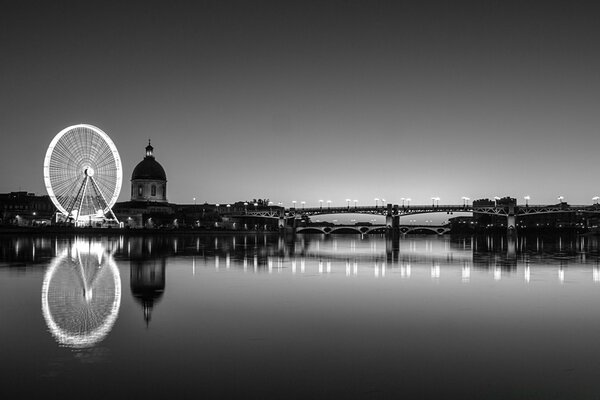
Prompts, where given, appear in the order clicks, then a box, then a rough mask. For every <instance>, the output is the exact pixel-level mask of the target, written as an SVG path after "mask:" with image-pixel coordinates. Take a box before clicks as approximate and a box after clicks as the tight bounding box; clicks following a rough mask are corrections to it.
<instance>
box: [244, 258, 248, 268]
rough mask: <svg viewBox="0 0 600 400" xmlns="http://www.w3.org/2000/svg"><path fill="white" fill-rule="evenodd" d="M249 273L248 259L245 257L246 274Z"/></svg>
mask: <svg viewBox="0 0 600 400" xmlns="http://www.w3.org/2000/svg"><path fill="white" fill-rule="evenodd" d="M246 271H248V259H247V258H246V257H245V256H244V272H246Z"/></svg>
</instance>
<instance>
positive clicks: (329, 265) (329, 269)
mask: <svg viewBox="0 0 600 400" xmlns="http://www.w3.org/2000/svg"><path fill="white" fill-rule="evenodd" d="M327 273H328V274H330V273H331V261H327Z"/></svg>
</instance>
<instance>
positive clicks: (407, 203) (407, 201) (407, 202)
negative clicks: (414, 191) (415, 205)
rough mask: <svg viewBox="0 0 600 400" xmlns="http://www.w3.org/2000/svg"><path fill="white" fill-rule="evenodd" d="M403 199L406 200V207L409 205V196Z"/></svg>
mask: <svg viewBox="0 0 600 400" xmlns="http://www.w3.org/2000/svg"><path fill="white" fill-rule="evenodd" d="M405 200H406V207H410V197H409V198H408V199H405Z"/></svg>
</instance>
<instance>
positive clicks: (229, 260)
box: [225, 253, 231, 269]
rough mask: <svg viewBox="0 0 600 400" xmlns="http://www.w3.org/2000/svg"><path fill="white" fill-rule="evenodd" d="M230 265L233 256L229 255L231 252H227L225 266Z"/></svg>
mask: <svg viewBox="0 0 600 400" xmlns="http://www.w3.org/2000/svg"><path fill="white" fill-rule="evenodd" d="M230 266H231V258H230V256H229V253H227V255H226V256H225V268H227V269H229V267H230Z"/></svg>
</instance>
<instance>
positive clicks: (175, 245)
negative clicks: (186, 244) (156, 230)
mask: <svg viewBox="0 0 600 400" xmlns="http://www.w3.org/2000/svg"><path fill="white" fill-rule="evenodd" d="M173 252H175V254H177V239H174V240H173Z"/></svg>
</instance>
